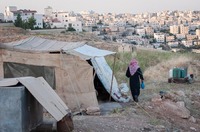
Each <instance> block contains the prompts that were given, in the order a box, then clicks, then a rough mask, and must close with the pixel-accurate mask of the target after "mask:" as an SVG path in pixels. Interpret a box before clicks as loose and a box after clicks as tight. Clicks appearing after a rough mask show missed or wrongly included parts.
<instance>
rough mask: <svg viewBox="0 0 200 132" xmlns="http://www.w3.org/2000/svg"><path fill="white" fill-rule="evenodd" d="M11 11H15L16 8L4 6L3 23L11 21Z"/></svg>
mask: <svg viewBox="0 0 200 132" xmlns="http://www.w3.org/2000/svg"><path fill="white" fill-rule="evenodd" d="M13 11H17V7H16V6H6V7H5V12H4V19H5V21H7V22H8V21H13V13H12V12H13Z"/></svg>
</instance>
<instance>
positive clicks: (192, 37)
mask: <svg viewBox="0 0 200 132" xmlns="http://www.w3.org/2000/svg"><path fill="white" fill-rule="evenodd" d="M196 38H197V35H191V34H188V35H186V39H187V40H194V39H196Z"/></svg>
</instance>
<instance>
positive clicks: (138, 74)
mask: <svg viewBox="0 0 200 132" xmlns="http://www.w3.org/2000/svg"><path fill="white" fill-rule="evenodd" d="M126 76H127V77H128V78H129V84H130V89H131V94H132V96H133V100H134V101H135V102H138V96H139V95H140V80H141V81H142V82H143V81H144V78H143V75H142V71H141V69H140V67H139V65H138V62H137V60H136V59H132V60H131V62H130V64H129V66H128V68H127V71H126Z"/></svg>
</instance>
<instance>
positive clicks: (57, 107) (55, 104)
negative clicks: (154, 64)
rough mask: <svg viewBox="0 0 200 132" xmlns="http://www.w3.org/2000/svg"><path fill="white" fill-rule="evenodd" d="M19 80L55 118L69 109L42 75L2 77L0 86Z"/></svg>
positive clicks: (59, 117) (66, 112) (57, 118)
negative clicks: (35, 76)
mask: <svg viewBox="0 0 200 132" xmlns="http://www.w3.org/2000/svg"><path fill="white" fill-rule="evenodd" d="M18 82H20V83H21V84H22V85H24V86H25V87H26V88H27V89H28V90H29V92H30V93H31V94H32V95H33V96H34V97H35V98H36V99H37V100H38V102H39V103H40V104H41V105H42V106H43V107H44V108H45V109H46V110H47V111H48V112H49V113H50V114H51V115H52V116H53V117H54V118H55V119H56V120H57V121H60V120H61V119H62V118H63V117H64V116H65V115H67V114H68V113H69V112H70V110H69V109H68V107H67V106H66V105H65V103H64V102H63V101H62V100H61V99H60V97H59V96H58V95H57V94H56V92H55V91H54V90H53V89H52V88H51V87H50V85H49V84H48V83H47V82H46V81H45V80H44V78H43V77H38V78H34V77H21V78H11V79H4V80H2V81H0V86H5V85H6V83H7V85H6V86H10V85H16V84H17V83H18Z"/></svg>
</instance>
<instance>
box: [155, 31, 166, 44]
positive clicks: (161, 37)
mask: <svg viewBox="0 0 200 132" xmlns="http://www.w3.org/2000/svg"><path fill="white" fill-rule="evenodd" d="M154 39H156V42H158V43H164V42H165V34H163V33H154Z"/></svg>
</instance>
